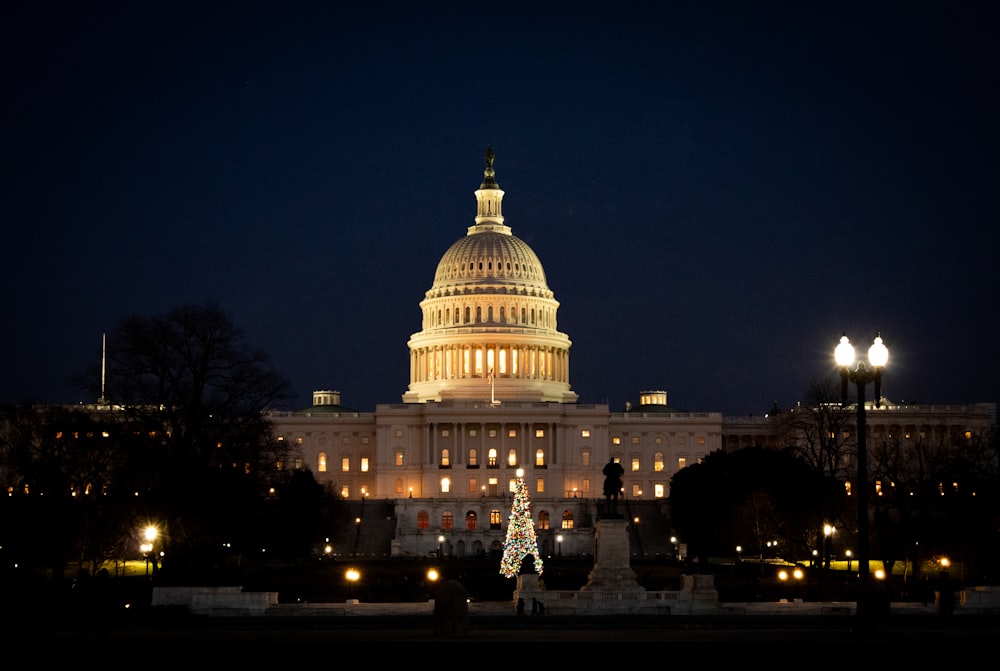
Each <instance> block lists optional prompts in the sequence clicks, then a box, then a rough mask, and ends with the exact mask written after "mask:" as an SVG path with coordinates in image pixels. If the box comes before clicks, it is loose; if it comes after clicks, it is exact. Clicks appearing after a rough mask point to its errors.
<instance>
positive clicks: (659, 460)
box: [653, 452, 663, 473]
mask: <svg viewBox="0 0 1000 671" xmlns="http://www.w3.org/2000/svg"><path fill="white" fill-rule="evenodd" d="M653 470H654V471H656V472H657V473H659V472H660V471H662V470H663V452H656V453H655V454H653Z"/></svg>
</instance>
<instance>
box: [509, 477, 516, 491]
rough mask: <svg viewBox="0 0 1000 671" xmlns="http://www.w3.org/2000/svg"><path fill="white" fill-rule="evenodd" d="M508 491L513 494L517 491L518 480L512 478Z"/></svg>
mask: <svg viewBox="0 0 1000 671" xmlns="http://www.w3.org/2000/svg"><path fill="white" fill-rule="evenodd" d="M507 491H508V492H510V493H511V494H513V493H514V492H516V491H517V478H511V479H510V480H509V481H507Z"/></svg>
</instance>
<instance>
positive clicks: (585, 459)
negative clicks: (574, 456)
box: [581, 450, 590, 466]
mask: <svg viewBox="0 0 1000 671" xmlns="http://www.w3.org/2000/svg"><path fill="white" fill-rule="evenodd" d="M581 457H582V460H583V465H584V466H590V450H584V451H583V452H582V454H581Z"/></svg>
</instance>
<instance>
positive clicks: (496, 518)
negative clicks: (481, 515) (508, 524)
mask: <svg viewBox="0 0 1000 671" xmlns="http://www.w3.org/2000/svg"><path fill="white" fill-rule="evenodd" d="M502 520H503V517H501V515H500V511H499V510H497V509H495V508H494V509H493V510H491V511H490V529H492V530H494V531H496V530H497V529H499V528H500V523H501V521H502Z"/></svg>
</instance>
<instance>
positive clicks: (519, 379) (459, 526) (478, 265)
mask: <svg viewBox="0 0 1000 671" xmlns="http://www.w3.org/2000/svg"><path fill="white" fill-rule="evenodd" d="M485 163H486V167H485V170H484V175H483V179H482V183H481V184H480V186H479V188H478V189H477V190H476V191H475V196H476V202H477V211H476V213H475V219H474V223H473V224H472V225H471V226H468V227H467V229H466V230H465V234H464V235H463V236H462V237H460V238H459V239H458V240H457V241H456V242H455V243H454V244H452V245H451V247H450V248H448V249H447V250H445V252H444V254H443V255H442V256H441V258H440V260H439V261H438V263H437V269H436V270H435V272H434V280H433V283H432V285H431V287H430V288H429V289H428V290H427V292H426V294H425V296H424V299H423V300H422V301H421V302H420V308H421V313H422V315H423V317H422V323H421V324H420V325H419V327H420V330H418V331H416V332H415V333H413V335H412V336H411V337H410V339H409V342H408V346H409V353H410V357H409V369H410V372H409V386H408V388H407V389H406V391H405V392H404V393H403V395H402V399H401V402H399V403H386V404H380V405H377V406H376V408H375V411H374V412H356V411H353V410H351V409H350V408H349V407H348V406H349V404H348V406H345V405H342V401H343V400H344V399H342V397H341V392H340V391H333V390H320V391H316V392H314V393H313V405H312V406H311V407H309V408H306V409H304V410H301V411H296V412H275V413H273V415H272V421H273V423H274V429H275V433H276V434H277V435H278V436H279V438H280V439H281V440H284V441H288V445H289V446H291V448H292V450H291V454H292V457H291V460H292V461H293V463H287V464H284V467H285V468H301V469H309V470H311V471H312V473H313V475H314V476H315V478H316V480H317V481H318V482H319V483H321V484H323V485H324V486H325V487H326V488H327V489H328V490H329V491H331V492H332V493H334V494H336V495H337V496H338V497H341V498H342V499H344V500H345V501H346V502H349V503H350V505H351V506H352V508H351V510H352V511H355V513H356V517H355V518H354V520H355V522H354V523H355V524H356V525H357V530H356V531H357V534H356V535H354V536H353V537H354V541H353V542H354V545H355V547H354V548H353V549H354V550H355V551H357V550H358V544H359V543H360V546H361V548H362V549H364V550H367V551H368V552H370V553H372V554H375V555H380V554H381V555H387V556H426V555H427V554H429V553H432V552H443V553H445V554H446V555H448V556H458V557H461V556H475V555H481V554H488V553H491V552H500V551H501V550H502V545H503V542H504V533H505V528H506V520H507V516H508V515H509V513H510V506H511V496H512V494H511V493H512V491H513V485H514V483H515V482H516V479H517V477H518V472H519V471H520V472H521V473H523V477H524V479H525V482H526V484H527V485H528V490H529V492H530V496H531V506H532V508H531V509H532V513H533V516H534V519H535V527H536V533H537V536H538V542H539V546H540V551H541V552H542V554H543V555H549V554H557V553H559V554H564V553H565V554H578V553H584V554H589V553H592V552H593V542H594V540H593V536H594V534H593V527H594V522H595V521H596V520H597V519H598V517H599V514H600V509H601V507H602V506H603V504H604V499H603V493H602V483H603V476H602V475H601V469H602V467H603V466H604V465H605V464H606V463H607V462H608V461H609V460H611V459H613V460H616V461H618V462H619V463H621V465H622V466H623V467H624V470H625V475H624V478H623V482H624V491H623V503H622V504H620V507H621V506H622V505H624V507H625V508H624V509H625V513H626V515H627V516H628V519H629V520H631V521H634V522H635V526H636V527H641V530H642V531H641V534H636V536H635V538H634V540H633V544H632V545H633V547H632V551H633V552H636V551H639V552H642V553H644V554H653V553H660V552H671V551H676V550H677V548H676V546H674V541H672V540H671V538H670V537H671V534H672V532H671V529H670V523H669V509H668V505H667V497H668V496H669V493H670V491H669V486H670V479H671V477H672V476H673V475H674V474H675V473H676V472H677V471H679V470H680V469H682V468H684V467H685V466H687V465H690V464H693V463H697V462H698V461H699V460H701V459H703V458H704V457H705V456H706V455H708V454H709V453H710V452H713V451H716V450H723V449H724V450H736V449H739V448H742V447H748V446H754V445H762V446H773V447H776V446H778V443H779V439H778V432H777V430H776V428H775V426H774V423H773V422H772V418H770V417H768V416H744V417H724V416H723V415H722V414H721V413H719V412H684V411H679V410H676V409H674V408H672V407H671V406H670V404H669V400H668V396H667V392H666V391H663V390H643V391H638V393H637V396H638V403H636V404H634V405H632V406H629V407H626V408H622V409H620V410H617V411H615V410H612V409H611V408H610V407H609V406H608V405H607V404H582V403H578V402H577V399H578V395H577V394H576V393H575V392H574V391H573V389H572V386H571V384H570V362H569V359H570V347H571V340H570V336H569V334H566V333H563V332H561V331H560V330H559V325H558V318H557V317H558V309H559V301H558V300H557V299H556V296H555V295H554V293H553V291H552V290H551V289H550V288H549V286H548V284H547V282H546V277H545V271H544V269H543V266H542V262H541V260H540V259H539V258H538V256H537V255H536V254H535V252H534V251H533V250H532V249H531V247H530V246H528V245H527V244H526V243H525V242H524V241H523V240H521V239H520V238H518V237H516V236H515V235H514V234H513V232H512V228H511V227H510V226H509V225H507V223H506V222H505V219H504V216H503V210H502V203H503V197H504V191H503V190H502V189H501V188H500V186H499V184H498V183H497V180H496V176H495V173H494V168H493V163H494V159H493V152H492V148H490V149H488V150H487V153H486V161H485ZM457 232H458V231H457V230H456V233H457ZM400 363H401V365H402V362H400ZM995 421H996V405H995V404H990V403H986V404H975V405H968V406H898V405H893V404H892V403H891V402H885V401H883V403H882V404H881V407H879V408H877V409H875V408H872V411H871V412H869V413H868V421H867V426H868V434H869V435H870V436H874V439H876V440H877V439H878V438H879V437H890V436H891V437H893V438H898V439H899V440H900V441H901V442H902V444H903V445H904V446H905V445H906V442H907V441H916V440H922V441H937V440H945V439H950V438H952V437H954V436H955V435H962V434H967V432H982V431H985V430H987V429H988V428H989V427H990V426H992V425H994V424H995ZM351 549H352V548H347V549H344V548H338V550H339V551H340V552H345V551H346V552H348V553H349V552H350V551H351Z"/></svg>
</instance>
